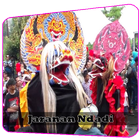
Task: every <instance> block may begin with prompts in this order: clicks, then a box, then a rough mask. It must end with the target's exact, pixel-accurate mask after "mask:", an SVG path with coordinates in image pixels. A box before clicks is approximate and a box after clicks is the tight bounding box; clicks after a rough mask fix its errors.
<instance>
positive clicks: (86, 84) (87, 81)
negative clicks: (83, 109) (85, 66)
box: [82, 70, 92, 104]
mask: <svg viewBox="0 0 140 140" xmlns="http://www.w3.org/2000/svg"><path fill="white" fill-rule="evenodd" d="M83 76H84V82H83V83H82V86H83V89H84V91H85V93H86V94H87V96H88V97H89V100H88V101H87V103H88V104H91V103H92V98H91V94H92V91H91V90H90V83H91V80H90V76H89V75H88V71H87V70H85V71H84V73H83Z"/></svg>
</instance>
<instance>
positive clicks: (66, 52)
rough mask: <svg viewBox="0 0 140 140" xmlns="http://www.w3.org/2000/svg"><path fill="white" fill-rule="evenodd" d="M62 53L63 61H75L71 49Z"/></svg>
mask: <svg viewBox="0 0 140 140" xmlns="http://www.w3.org/2000/svg"><path fill="white" fill-rule="evenodd" d="M62 53H63V55H64V57H63V59H65V60H69V61H70V62H72V61H73V56H72V54H71V52H70V50H69V49H65V50H62Z"/></svg>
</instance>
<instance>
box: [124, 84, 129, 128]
mask: <svg viewBox="0 0 140 140" xmlns="http://www.w3.org/2000/svg"><path fill="white" fill-rule="evenodd" d="M124 86H125V87H126V83H124ZM128 107H129V102H128V94H127V92H126V91H125V100H124V115H125V122H126V126H125V128H127V124H128Z"/></svg>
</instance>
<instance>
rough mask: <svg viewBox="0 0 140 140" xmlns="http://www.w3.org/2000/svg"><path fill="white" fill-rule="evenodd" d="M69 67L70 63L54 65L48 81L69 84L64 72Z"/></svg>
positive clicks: (64, 62)
mask: <svg viewBox="0 0 140 140" xmlns="http://www.w3.org/2000/svg"><path fill="white" fill-rule="evenodd" d="M69 66H70V61H63V62H62V63H61V64H58V65H55V66H54V67H53V68H52V69H51V71H52V72H51V73H50V74H49V75H50V80H52V79H53V81H54V83H58V84H62V85H66V84H68V83H69V79H68V78H67V76H66V74H65V71H66V69H68V68H69Z"/></svg>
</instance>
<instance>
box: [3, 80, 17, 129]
mask: <svg viewBox="0 0 140 140" xmlns="http://www.w3.org/2000/svg"><path fill="white" fill-rule="evenodd" d="M7 87H8V94H7V95H6V97H5V104H4V105H5V107H4V111H5V112H7V113H8V115H9V131H15V128H14V127H15V126H16V123H17V121H18V110H19V92H18V91H17V90H16V82H15V80H14V79H13V78H11V79H10V80H9V81H8V83H7Z"/></svg>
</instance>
